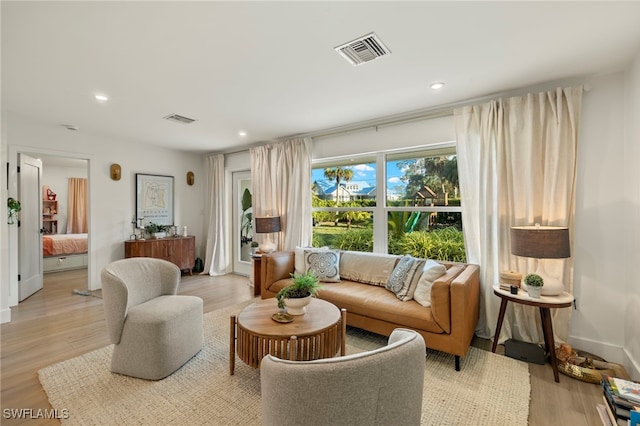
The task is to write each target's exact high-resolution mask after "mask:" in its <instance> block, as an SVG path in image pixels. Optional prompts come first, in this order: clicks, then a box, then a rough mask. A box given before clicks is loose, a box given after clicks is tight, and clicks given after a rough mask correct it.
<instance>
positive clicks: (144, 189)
mask: <svg viewBox="0 0 640 426" xmlns="http://www.w3.org/2000/svg"><path fill="white" fill-rule="evenodd" d="M173 204H174V199H173V176H162V175H147V174H143V173H136V220H137V222H138V223H139V224H141V226H144V225H146V224H148V223H149V222H153V223H156V224H158V225H173Z"/></svg>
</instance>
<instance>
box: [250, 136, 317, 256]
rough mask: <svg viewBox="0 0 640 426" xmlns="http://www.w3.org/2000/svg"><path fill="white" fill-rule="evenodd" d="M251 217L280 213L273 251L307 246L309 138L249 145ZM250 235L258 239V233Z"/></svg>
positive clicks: (309, 168) (309, 190)
mask: <svg viewBox="0 0 640 426" xmlns="http://www.w3.org/2000/svg"><path fill="white" fill-rule="evenodd" d="M250 155H251V186H252V188H251V189H252V191H251V193H252V196H253V217H254V218H255V217H260V216H280V227H281V230H282V231H281V232H280V233H278V234H277V237H276V236H272V238H276V245H277V250H289V249H294V248H295V247H296V246H300V245H310V244H311V235H312V221H311V139H309V138H305V139H293V140H289V141H284V142H278V143H274V144H273V145H272V146H267V145H264V146H259V147H255V148H251V150H250ZM254 238H256V239H258V240H259V241H260V242H262V239H263V238H264V237H262V236H261V235H260V234H254Z"/></svg>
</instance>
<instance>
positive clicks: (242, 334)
mask: <svg viewBox="0 0 640 426" xmlns="http://www.w3.org/2000/svg"><path fill="white" fill-rule="evenodd" d="M278 311H279V309H278V305H277V301H276V299H274V298H271V299H264V300H260V301H258V302H256V303H253V304H251V305H249V306H247V307H246V308H244V309H243V310H242V311H241V312H240V313H239V314H238V315H237V316H236V315H232V316H231V321H230V333H229V336H230V339H229V372H230V373H231V374H233V371H234V369H235V358H236V357H235V356H236V353H237V354H238V357H239V358H240V359H241V360H242V361H243V362H244V363H245V364H247V365H249V366H251V367H253V368H260V362H261V361H262V358H263V357H265V356H266V355H268V354H271V355H273V356H277V357H278V358H282V359H290V360H295V361H310V360H314V359H320V358H331V357H334V356H335V355H336V354H337V353H338V351H340V355H341V356H344V354H345V341H346V330H347V321H346V320H347V310H346V309H342V310H340V309H338V308H337V307H336V306H335V305H333V304H331V303H329V302H327V301H325V300H321V299H316V298H312V299H311V303H309V305H308V306H307V313H306V314H305V315H296V316H293V321H292V322H290V323H284V324H283V323H279V322H276V321H274V320H273V319H271V316H272V315H273V314H275V313H277V312H278Z"/></svg>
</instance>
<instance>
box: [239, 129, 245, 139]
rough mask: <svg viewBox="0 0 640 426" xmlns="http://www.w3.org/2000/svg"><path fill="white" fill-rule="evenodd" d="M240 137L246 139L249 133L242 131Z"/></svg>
mask: <svg viewBox="0 0 640 426" xmlns="http://www.w3.org/2000/svg"><path fill="white" fill-rule="evenodd" d="M238 136H240V137H242V138H244V137H245V136H247V132H245V131H244V130H240V131H239V132H238Z"/></svg>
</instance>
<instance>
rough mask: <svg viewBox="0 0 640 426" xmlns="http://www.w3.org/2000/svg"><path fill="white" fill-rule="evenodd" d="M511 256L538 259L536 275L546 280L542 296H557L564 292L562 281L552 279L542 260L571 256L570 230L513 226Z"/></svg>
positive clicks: (536, 225)
mask: <svg viewBox="0 0 640 426" xmlns="http://www.w3.org/2000/svg"><path fill="white" fill-rule="evenodd" d="M511 254H513V255H516V256H521V257H533V258H536V259H538V267H537V270H536V272H535V273H536V274H537V275H540V276H541V277H542V279H543V280H544V285H543V286H542V292H541V294H542V295H543V296H557V295H558V294H560V293H562V292H563V291H564V284H563V283H562V281H561V280H559V279H558V278H555V277H551V276H549V275H548V274H547V272H546V271H545V269H544V262H540V260H541V259H565V258H567V257H570V256H571V250H570V248H569V228H565V227H559V226H540V224H538V223H536V224H535V226H513V227H512V228H511Z"/></svg>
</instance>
